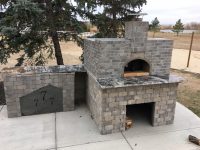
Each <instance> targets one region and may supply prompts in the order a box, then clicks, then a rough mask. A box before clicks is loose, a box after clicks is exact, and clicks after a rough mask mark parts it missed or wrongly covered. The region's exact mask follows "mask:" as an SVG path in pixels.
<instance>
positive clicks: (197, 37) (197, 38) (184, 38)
mask: <svg viewBox="0 0 200 150" xmlns="http://www.w3.org/2000/svg"><path fill="white" fill-rule="evenodd" d="M148 36H149V37H153V33H152V32H149V34H148ZM155 37H157V38H168V39H172V40H174V48H176V49H187V50H188V49H189V48H190V43H191V37H192V34H191V33H180V35H179V36H176V34H174V33H163V32H157V33H156V34H155ZM199 43H200V33H195V34H194V40H193V46H192V49H193V50H198V51H200V44H199Z"/></svg>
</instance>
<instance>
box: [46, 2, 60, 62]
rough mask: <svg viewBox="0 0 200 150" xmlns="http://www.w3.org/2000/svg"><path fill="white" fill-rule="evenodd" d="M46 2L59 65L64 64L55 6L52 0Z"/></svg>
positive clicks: (51, 35) (50, 30)
mask: <svg viewBox="0 0 200 150" xmlns="http://www.w3.org/2000/svg"><path fill="white" fill-rule="evenodd" d="M45 2H46V7H47V11H46V13H47V19H48V20H49V33H50V37H51V38H52V41H53V45H54V50H55V56H56V61H57V65H64V62H63V57H62V52H61V48H60V43H59V38H58V33H57V29H56V26H55V24H54V18H55V17H56V16H54V14H53V7H52V3H51V0H46V1H45Z"/></svg>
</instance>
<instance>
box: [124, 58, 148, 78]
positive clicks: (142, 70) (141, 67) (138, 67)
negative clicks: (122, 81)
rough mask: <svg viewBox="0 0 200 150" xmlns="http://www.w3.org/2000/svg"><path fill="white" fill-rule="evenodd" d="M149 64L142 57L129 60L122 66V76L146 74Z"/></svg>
mask: <svg viewBox="0 0 200 150" xmlns="http://www.w3.org/2000/svg"><path fill="white" fill-rule="evenodd" d="M149 72H150V65H149V64H148V63H147V62H146V61H145V60H142V59H136V60H133V61H131V62H129V63H128V64H127V65H126V66H125V67H124V77H134V76H148V75H149Z"/></svg>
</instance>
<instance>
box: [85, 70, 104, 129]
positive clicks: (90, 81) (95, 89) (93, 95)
mask: <svg viewBox="0 0 200 150" xmlns="http://www.w3.org/2000/svg"><path fill="white" fill-rule="evenodd" d="M87 105H88V108H89V110H90V112H91V117H92V119H94V121H95V123H96V124H97V126H98V128H99V130H100V131H102V92H101V89H100V87H99V85H98V83H97V81H96V80H95V78H94V77H93V76H92V74H90V73H88V78H87Z"/></svg>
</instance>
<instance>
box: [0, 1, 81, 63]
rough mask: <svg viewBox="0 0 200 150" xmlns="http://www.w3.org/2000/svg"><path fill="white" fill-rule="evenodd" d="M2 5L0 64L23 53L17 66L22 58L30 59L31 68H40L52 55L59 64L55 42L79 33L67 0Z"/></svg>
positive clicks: (57, 48) (75, 13) (74, 12)
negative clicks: (31, 61)
mask: <svg viewBox="0 0 200 150" xmlns="http://www.w3.org/2000/svg"><path fill="white" fill-rule="evenodd" d="M3 2H4V3H1V2H0V3H1V4H4V5H5V4H6V9H5V12H4V13H3V17H2V18H1V19H0V33H1V35H0V36H1V37H0V63H6V62H7V59H8V58H9V57H10V56H11V54H14V53H19V52H20V51H22V50H23V51H24V55H22V56H21V57H20V58H19V59H18V61H19V62H20V63H19V65H20V64H21V63H22V62H23V60H24V59H25V58H26V57H27V58H29V59H30V60H34V61H35V65H43V64H45V62H46V59H47V58H51V57H52V55H53V53H54V54H55V57H56V60H57V64H58V65H63V64H64V62H63V58H62V53H61V47H60V43H59V42H60V41H61V40H66V41H68V40H70V39H71V37H73V38H74V39H76V37H77V34H78V33H79V32H81V31H82V29H81V27H80V24H79V21H78V20H77V19H76V18H77V11H76V9H75V8H74V6H73V5H72V4H71V3H70V2H69V1H67V0H15V1H9V0H7V1H6V0H4V1H3ZM58 31H64V32H58ZM47 54H48V55H47Z"/></svg>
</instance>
